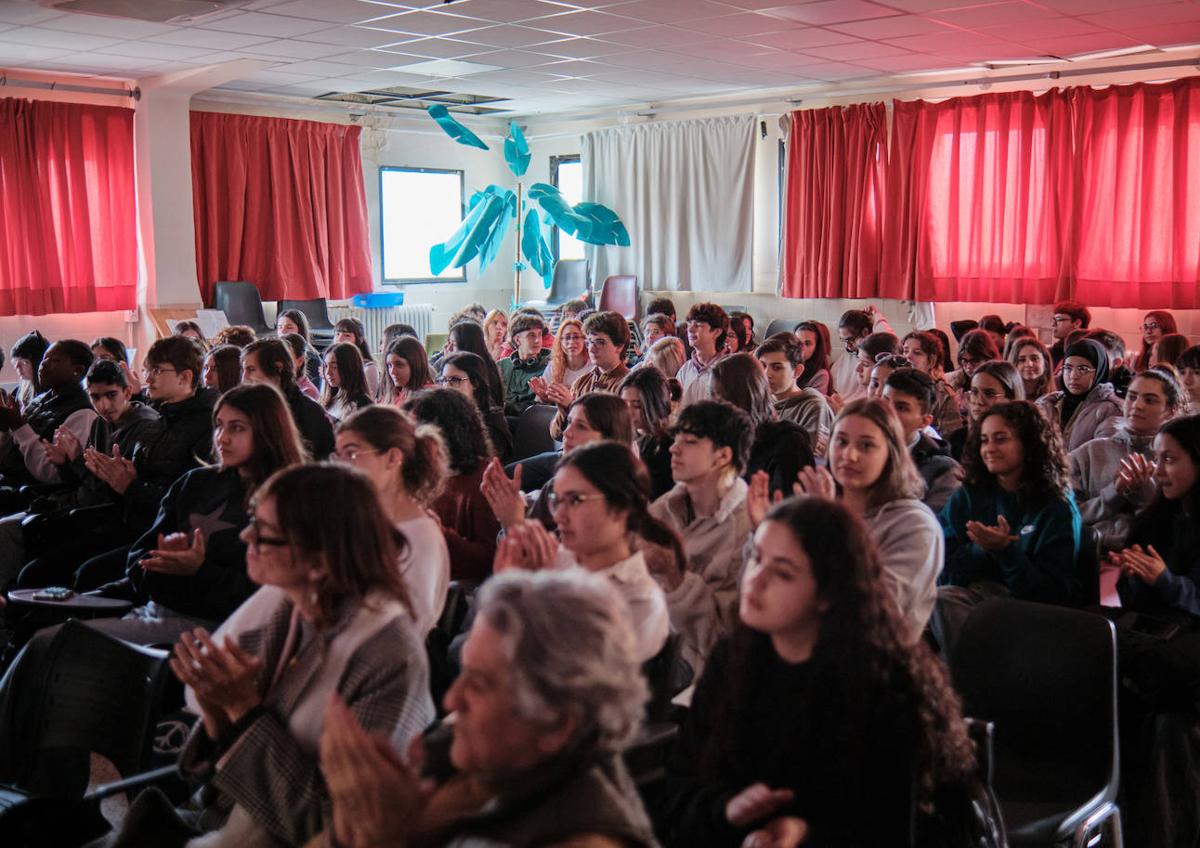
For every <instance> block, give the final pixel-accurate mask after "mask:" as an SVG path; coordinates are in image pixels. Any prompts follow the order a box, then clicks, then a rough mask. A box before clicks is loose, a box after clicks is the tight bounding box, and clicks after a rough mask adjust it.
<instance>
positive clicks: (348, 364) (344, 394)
mask: <svg viewBox="0 0 1200 848" xmlns="http://www.w3.org/2000/svg"><path fill="white" fill-rule="evenodd" d="M321 405H322V406H323V407H325V412H326V414H328V415H329V417H330V418H332V419H333V420H334V421H341V420H342V419H343V418H345V417H347V416H348V415H350V413H352V412H354V411H355V410H358V409H362V408H363V407H364V406H370V405H371V391H370V388H369V387H368V386H367V380H366V377H365V376H364V374H363V358H362V354H361V353H360V352H359V349H358V347H356V346H355V345H352V344H350V343H349V342H339V343H337V344H335V345H332V346H331V347H330V348H329V350H327V351H325V392H324V394H323V395H322V396H321Z"/></svg>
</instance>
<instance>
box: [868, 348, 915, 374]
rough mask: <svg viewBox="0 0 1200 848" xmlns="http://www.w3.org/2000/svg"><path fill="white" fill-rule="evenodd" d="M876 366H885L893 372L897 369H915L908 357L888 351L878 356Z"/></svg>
mask: <svg viewBox="0 0 1200 848" xmlns="http://www.w3.org/2000/svg"><path fill="white" fill-rule="evenodd" d="M875 364H876V365H884V366H886V367H888V368H891V369H892V370H893V371H894V370H895V369H897V368H912V367H913V364H912V360H911V359H909V358H908V357H907V356H900V355H899V354H895V353H888V352H887V351H884V352H883V353H880V354H877V355H876V357H875Z"/></svg>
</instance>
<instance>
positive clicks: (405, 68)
mask: <svg viewBox="0 0 1200 848" xmlns="http://www.w3.org/2000/svg"><path fill="white" fill-rule="evenodd" d="M391 70H393V71H400V72H402V73H406V74H417V75H418V76H423V77H466V76H470V75H471V74H481V73H483V72H484V71H499V70H502V68H501V67H500V66H499V65H483V64H480V63H479V62H460V61H459V60H458V59H433V60H431V61H428V62H417V63H416V64H415V65H398V66H396V67H394V68H392V69H391Z"/></svg>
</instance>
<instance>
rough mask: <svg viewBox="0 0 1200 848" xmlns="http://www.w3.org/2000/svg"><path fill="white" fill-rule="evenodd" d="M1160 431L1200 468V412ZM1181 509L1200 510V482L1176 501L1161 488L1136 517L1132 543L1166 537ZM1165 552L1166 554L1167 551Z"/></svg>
mask: <svg viewBox="0 0 1200 848" xmlns="http://www.w3.org/2000/svg"><path fill="white" fill-rule="evenodd" d="M1139 376H1144V375H1139ZM1158 432H1159V434H1160V435H1166V436H1170V437H1171V438H1172V439H1174V440H1175V441H1177V442H1179V446H1180V447H1181V448H1183V449H1184V450H1185V451H1187V455H1188V456H1189V457H1191V460H1192V464H1193V465H1194V466H1196V468H1200V415H1182V416H1180V417H1178V418H1172V419H1170V420H1169V421H1167V422H1166V423H1164V424H1163V425H1162V427H1161V428H1159V431H1158ZM1179 508H1182V509H1184V510H1186V511H1187V513H1188V514H1189V515H1192V516H1195V515H1197V514H1198V512H1200V483H1198V484H1196V485H1193V486H1192V488H1191V491H1189V492H1188V493H1187V494H1186V495H1184V496H1183V497H1182V498H1180V499H1179V500H1178V501H1177V502H1176V503H1172V502H1171V501H1169V500H1167V499H1166V498H1165V497H1163V493H1162V492H1161V491H1158V492H1157V493H1156V494H1155V496H1154V500H1152V501H1151V502H1150V504H1149V506H1147V507H1146V508H1145V509H1143V510H1142V511H1141V512H1139V513H1138V514H1137V515H1136V516H1135V517H1134V519H1133V528H1132V529H1131V530H1130V532H1129V540H1130V542H1134V541H1142V540H1144V539H1146V538H1148V537H1149V538H1154V537H1161V536H1163V535H1164V534H1165V533H1166V532H1168V528H1170V526H1171V516H1173V515H1174V514H1175V510H1177V509H1179ZM1193 529H1194V527H1193ZM1161 553H1163V554H1164V555H1165V554H1166V552H1165V551H1161Z"/></svg>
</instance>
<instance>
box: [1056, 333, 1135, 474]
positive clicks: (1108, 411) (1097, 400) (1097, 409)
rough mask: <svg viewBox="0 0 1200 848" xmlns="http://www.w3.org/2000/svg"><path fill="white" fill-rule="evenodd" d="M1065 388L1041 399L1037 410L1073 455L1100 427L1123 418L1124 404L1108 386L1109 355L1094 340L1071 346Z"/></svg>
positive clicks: (1062, 378) (1063, 371)
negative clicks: (1051, 425) (1122, 409)
mask: <svg viewBox="0 0 1200 848" xmlns="http://www.w3.org/2000/svg"><path fill="white" fill-rule="evenodd" d="M1059 383H1060V385H1061V386H1062V388H1061V389H1060V390H1059V391H1056V392H1051V393H1050V394H1048V395H1045V396H1043V397H1040V398H1038V400H1037V406H1038V409H1040V410H1041V411H1042V414H1044V415H1045V416H1046V418H1047V419H1048V420H1049V421H1051V422H1053V423H1054V424H1055V426H1057V428H1058V430H1059V432H1060V433H1061V434H1062V440H1063V445H1064V446H1065V448H1066V450H1067V451H1068V452H1069V451H1073V450H1075V449H1076V448H1078V447H1080V446H1081V445H1084V444H1086V443H1087V442H1090V441H1091V440H1092V439H1094V438H1096V434H1097V432H1098V431H1099V430H1100V428H1101V426H1102V425H1103V424H1104V423H1105V422H1106V421H1108V420H1109V419H1110V418H1117V417H1119V416H1120V415H1121V400H1120V398H1118V397H1117V393H1116V391H1115V390H1114V389H1113V387H1112V384H1111V383H1110V382H1108V351H1106V350H1105V349H1104V345H1102V344H1100V342H1098V341H1096V340H1095V339H1082V340H1080V341H1077V342H1075V343H1074V344H1072V345H1069V346H1068V347H1067V349H1066V356H1065V357H1064V358H1063V366H1062V369H1061V371H1060V372H1059Z"/></svg>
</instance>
